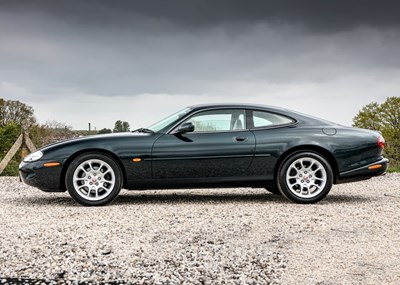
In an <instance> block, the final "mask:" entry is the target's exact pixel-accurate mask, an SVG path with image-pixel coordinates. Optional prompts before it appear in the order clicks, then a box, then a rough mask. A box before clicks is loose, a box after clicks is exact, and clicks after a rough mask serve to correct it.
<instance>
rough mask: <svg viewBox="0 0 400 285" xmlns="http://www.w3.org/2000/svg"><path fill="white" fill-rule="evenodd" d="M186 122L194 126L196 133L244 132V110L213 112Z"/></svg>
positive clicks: (206, 112)
mask: <svg viewBox="0 0 400 285" xmlns="http://www.w3.org/2000/svg"><path fill="white" fill-rule="evenodd" d="M186 122H191V123H193V125H194V132H223V131H236V130H244V129H245V123H246V116H245V111H244V110H237V109H234V110H212V111H205V112H200V113H198V114H195V115H194V116H193V117H191V118H189V119H188V120H187V121H186Z"/></svg>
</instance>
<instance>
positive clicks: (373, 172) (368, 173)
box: [337, 158, 389, 184]
mask: <svg viewBox="0 0 400 285" xmlns="http://www.w3.org/2000/svg"><path fill="white" fill-rule="evenodd" d="M388 166H389V160H388V159H387V158H382V159H381V160H379V161H376V162H374V163H371V164H368V165H364V166H362V167H359V168H356V169H352V170H349V171H345V172H341V173H339V177H338V179H337V184H339V183H345V182H355V181H360V180H365V179H369V178H371V177H374V176H379V175H382V174H385V173H386V170H387V169H388Z"/></svg>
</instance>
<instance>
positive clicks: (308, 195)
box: [277, 152, 333, 204]
mask: <svg viewBox="0 0 400 285" xmlns="http://www.w3.org/2000/svg"><path fill="white" fill-rule="evenodd" d="M332 184H333V173H332V168H331V166H330V165H329V162H328V161H327V160H326V159H325V158H324V157H322V156H321V155H319V154H317V153H314V152H298V153H295V154H293V155H291V156H290V157H288V158H287V159H286V160H285V161H284V162H283V163H282V165H281V166H280V168H279V171H278V176H277V185H278V188H279V191H280V192H281V193H282V195H283V196H285V197H286V198H288V199H289V200H291V201H293V202H296V203H302V204H309V203H316V202H318V201H320V200H322V199H323V198H324V197H325V196H326V195H328V193H329V191H330V190H331V188H332Z"/></svg>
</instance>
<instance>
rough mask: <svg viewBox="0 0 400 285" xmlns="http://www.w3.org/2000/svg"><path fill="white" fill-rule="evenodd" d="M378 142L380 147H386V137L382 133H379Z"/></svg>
mask: <svg viewBox="0 0 400 285" xmlns="http://www.w3.org/2000/svg"><path fill="white" fill-rule="evenodd" d="M377 144H378V147H380V148H382V149H384V148H385V139H384V138H383V136H382V135H379V137H378V142H377Z"/></svg>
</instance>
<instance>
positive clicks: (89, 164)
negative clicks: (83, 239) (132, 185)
mask: <svg viewBox="0 0 400 285" xmlns="http://www.w3.org/2000/svg"><path fill="white" fill-rule="evenodd" d="M65 179H66V181H65V182H66V185H67V189H68V192H69V194H70V195H71V197H72V198H73V199H74V200H75V201H77V202H78V203H80V204H82V205H85V206H103V205H106V204H108V203H110V202H111V201H112V200H114V199H115V198H116V197H117V196H118V194H119V192H120V191H121V187H122V174H121V170H120V167H119V165H118V164H117V163H116V162H115V160H114V159H112V158H111V157H109V156H108V155H105V154H101V153H88V154H83V155H81V156H79V157H77V158H76V159H75V160H74V161H73V162H72V163H71V165H70V166H69V167H68V170H67V173H66V177H65Z"/></svg>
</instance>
